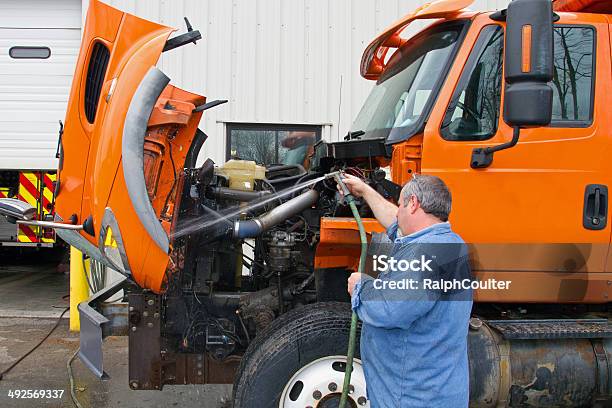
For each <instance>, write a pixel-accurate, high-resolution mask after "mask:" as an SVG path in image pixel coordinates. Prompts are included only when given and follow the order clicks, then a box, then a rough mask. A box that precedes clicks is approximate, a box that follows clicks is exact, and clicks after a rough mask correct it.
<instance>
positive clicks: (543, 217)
mask: <svg viewBox="0 0 612 408" xmlns="http://www.w3.org/2000/svg"><path fill="white" fill-rule="evenodd" d="M604 22H605V20H604V19H603V18H602V19H601V21H599V20H598V17H597V16H595V17H594V18H592V19H591V21H590V22H589V24H577V23H576V22H575V20H574V21H572V22H571V23H572V24H569V17H568V18H563V17H562V18H561V20H560V21H559V22H557V23H556V24H555V28H554V49H555V51H554V79H553V81H552V83H551V86H552V88H553V92H554V96H553V99H554V102H553V121H552V123H551V124H550V125H549V126H547V127H543V128H534V129H522V130H521V133H520V139H519V143H518V145H517V146H515V147H514V148H510V149H508V150H503V151H500V152H497V153H495V156H494V159H493V163H492V164H491V165H490V166H489V167H487V168H483V169H473V168H471V166H470V158H471V155H472V150H473V149H474V148H477V147H486V146H492V145H496V144H500V143H504V142H508V141H510V139H511V138H512V128H510V127H509V126H508V125H506V124H505V123H504V121H503V117H502V114H501V112H503V111H502V109H503V99H504V96H503V83H504V81H503V53H504V26H503V23H499V24H498V23H496V22H495V21H493V20H491V19H490V18H489V17H488V16H486V15H482V16H479V17H477V18H476V19H475V21H474V23H473V25H472V28H471V29H470V33H469V34H468V36H467V37H466V40H465V42H464V44H463V49H462V50H461V54H460V56H459V57H458V58H457V61H456V64H455V65H456V66H455V67H453V69H452V70H451V72H450V75H449V77H448V79H447V82H446V84H445V86H444V88H443V90H442V91H441V94H440V96H439V98H438V102H437V105H436V107H435V109H434V111H433V112H432V115H431V118H430V121H429V122H428V125H427V126H426V128H425V135H424V142H423V156H422V172H423V173H426V174H434V175H437V176H439V177H441V178H442V179H443V180H445V181H446V182H447V183H448V185H449V186H450V188H451V191H452V194H453V210H452V214H451V223H452V225H453V228H454V229H455V230H456V231H457V232H458V233H459V234H461V235H462V236H463V237H464V239H465V240H466V241H467V242H469V243H471V244H473V245H472V249H473V251H472V253H473V265H474V272H475V275H476V276H477V277H479V278H482V279H487V278H491V277H493V278H496V279H503V280H510V281H512V282H513V283H512V284H511V285H510V289H509V290H506V291H502V290H495V291H480V292H479V293H477V299H479V300H481V301H482V300H485V301H486V300H496V301H508V302H522V301H534V302H559V301H567V302H605V301H607V298H608V288H609V287H610V286H609V285H608V284H607V282H606V279H610V276H609V275H608V274H607V273H605V272H606V271H607V269H606V257H607V252H608V245H609V241H610V220H608V219H607V218H608V217H607V213H608V208H607V206H608V204H609V197H608V192H609V191H610V189H611V188H612V185H611V182H612V180H611V178H612V173H611V170H612V168H611V167H612V162H611V161H610V160H609V159H608V158H609V146H610V142H609V140H610V130H609V129H610V124H611V122H610V119H609V118H608V115H609V113H610V112H609V108H606V107H609V106H611V97H610V95H611V93H612V88H611V86H610V81H609V75H607V74H604V73H609V72H610V60H609V54H610V53H609V49H610V48H609V39H608V38H607V37H608V35H607V26H606V25H605V24H604ZM466 49H467V50H469V54H468V51H466ZM597 50H599V51H600V52H596V51H597ZM463 53H465V54H467V56H466V58H463V59H462V58H461V55H463ZM460 61H464V62H465V63H464V64H463V66H460V65H461V64H460V63H459V62H460ZM596 73H599V75H596ZM596 83H597V86H595V84H596ZM606 110H608V112H606ZM596 199H599V200H598V202H599V203H600V205H599V208H595V207H597V206H594V205H593V203H594V202H595V200H596ZM593 211H597V213H598V214H594V213H593Z"/></svg>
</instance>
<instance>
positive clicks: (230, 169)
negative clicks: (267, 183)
mask: <svg viewBox="0 0 612 408" xmlns="http://www.w3.org/2000/svg"><path fill="white" fill-rule="evenodd" d="M215 174H218V175H220V176H225V177H227V178H228V179H229V188H234V189H236V190H253V187H254V185H255V180H263V179H265V178H266V168H265V167H264V166H259V165H257V163H255V162H254V161H250V160H229V161H227V162H226V163H225V164H224V165H223V166H221V167H217V168H215Z"/></svg>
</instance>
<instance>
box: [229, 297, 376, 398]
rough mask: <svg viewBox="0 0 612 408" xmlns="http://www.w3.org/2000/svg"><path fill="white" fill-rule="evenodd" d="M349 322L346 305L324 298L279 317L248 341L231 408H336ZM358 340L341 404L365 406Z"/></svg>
mask: <svg viewBox="0 0 612 408" xmlns="http://www.w3.org/2000/svg"><path fill="white" fill-rule="evenodd" d="M350 321H351V309H350V305H349V304H348V303H340V302H324V303H315V304H311V305H307V306H303V307H300V308H297V309H294V310H291V311H290V312H288V313H286V314H284V315H282V316H281V317H279V318H278V319H276V320H275V321H274V322H273V323H272V324H271V325H270V327H268V328H266V329H265V330H264V331H263V332H261V333H260V334H258V336H257V337H256V338H255V339H254V340H253V342H252V343H251V344H250V345H249V348H248V349H247V351H246V353H245V354H244V357H243V358H242V361H241V363H240V367H239V368H238V372H237V373H236V379H235V381H234V391H233V393H234V408H264V407H265V408H279V407H280V408H294V407H295V408H297V407H300V408H304V407H315V406H316V407H317V408H336V407H337V406H338V405H339V402H340V394H341V392H342V383H343V380H344V370H345V367H346V351H347V347H348V336H349V328H350ZM359 358H360V350H359V342H357V347H356V350H355V360H354V363H353V374H352V376H351V392H350V394H349V399H348V403H347V405H346V407H351V408H362V407H364V408H365V407H369V406H370V403H369V401H368V400H367V399H366V387H365V378H364V375H363V369H362V366H361V360H359Z"/></svg>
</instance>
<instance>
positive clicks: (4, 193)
mask: <svg viewBox="0 0 612 408" xmlns="http://www.w3.org/2000/svg"><path fill="white" fill-rule="evenodd" d="M10 194H11V189H10V188H5V187H0V198H13V196H11V195H10Z"/></svg>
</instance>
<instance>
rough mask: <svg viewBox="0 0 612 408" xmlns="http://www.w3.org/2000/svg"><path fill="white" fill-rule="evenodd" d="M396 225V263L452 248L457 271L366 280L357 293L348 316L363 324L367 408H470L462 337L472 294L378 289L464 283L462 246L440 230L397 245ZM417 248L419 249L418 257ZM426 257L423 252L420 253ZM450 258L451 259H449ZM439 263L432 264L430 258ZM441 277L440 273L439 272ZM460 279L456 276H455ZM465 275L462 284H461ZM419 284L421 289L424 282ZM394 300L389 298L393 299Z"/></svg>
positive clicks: (393, 231) (444, 226) (442, 226)
mask: <svg viewBox="0 0 612 408" xmlns="http://www.w3.org/2000/svg"><path fill="white" fill-rule="evenodd" d="M397 231H398V226H397V223H395V224H393V225H391V226H390V227H389V229H388V230H387V235H388V236H389V238H390V239H391V241H392V242H393V244H389V246H390V249H389V251H390V255H391V256H393V257H394V258H395V259H405V260H411V259H417V258H420V255H421V254H422V253H423V251H422V247H424V246H425V247H426V246H427V245H428V244H434V245H435V244H451V245H452V247H453V248H454V250H455V251H457V250H458V251H459V258H460V259H458V261H457V262H458V264H459V267H457V268H455V267H452V268H447V269H449V270H450V272H448V270H447V272H440V271H434V272H433V273H432V276H429V275H427V273H426V272H422V271H419V272H414V271H412V270H410V271H408V272H402V271H386V272H381V273H380V274H379V275H378V279H380V281H378V282H377V287H378V289H377V288H376V287H375V285H374V283H375V280H374V278H372V277H371V276H368V275H363V278H362V279H361V281H360V282H358V283H357V284H356V285H355V289H354V291H353V295H352V299H351V303H352V308H353V310H354V311H355V312H357V315H358V316H359V318H360V320H361V321H362V322H363V324H362V329H361V343H360V347H361V360H362V363H363V368H364V372H365V378H366V383H367V394H368V398H369V400H370V406H371V408H409V407H410V408H412V407H416V408H438V407H439V408H463V407H467V406H468V403H469V368H468V356H467V332H468V324H469V318H470V312H471V309H472V290H471V289H467V290H459V292H454V293H452V294H450V295H449V294H440V293H435V292H432V291H430V290H412V291H410V290H403V291H401V294H400V295H399V297H398V295H397V290H395V291H392V290H390V289H380V285H381V281H389V280H396V281H398V280H401V279H403V278H415V279H417V280H418V279H420V280H422V279H424V278H427V277H434V278H435V277H440V275H441V274H442V275H443V274H444V273H450V275H448V276H446V278H449V279H450V278H453V276H452V275H453V274H455V275H457V276H456V277H457V278H465V277H466V276H465V273H466V269H467V274H468V275H469V274H470V271H469V260H468V251H467V246H466V245H465V243H464V241H463V240H462V239H461V237H460V236H459V235H457V234H455V233H454V232H453V231H451V228H450V224H449V223H448V222H444V223H439V224H435V225H432V226H430V227H428V228H425V229H423V230H421V231H418V232H415V233H414V234H410V235H407V236H403V237H400V238H398V237H397ZM419 248H421V249H419ZM425 252H426V253H428V252H429V251H428V250H425ZM453 256H454V255H453ZM433 257H434V258H436V256H435V255H434V256H433ZM442 269H444V268H442ZM457 271H459V272H457ZM458 275H462V276H458ZM421 283H422V282H421ZM391 292H394V293H391Z"/></svg>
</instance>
